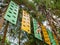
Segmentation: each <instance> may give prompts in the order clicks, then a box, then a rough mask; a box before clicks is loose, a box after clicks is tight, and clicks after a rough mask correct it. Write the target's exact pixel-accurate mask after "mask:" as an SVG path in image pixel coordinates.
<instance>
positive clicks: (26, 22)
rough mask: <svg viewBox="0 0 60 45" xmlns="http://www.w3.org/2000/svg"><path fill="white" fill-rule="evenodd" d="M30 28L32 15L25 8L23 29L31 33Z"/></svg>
mask: <svg viewBox="0 0 60 45" xmlns="http://www.w3.org/2000/svg"><path fill="white" fill-rule="evenodd" d="M30 28H31V27H30V16H29V14H28V13H27V12H26V11H24V10H23V17H22V26H21V30H24V31H26V32H27V33H31V29H30Z"/></svg>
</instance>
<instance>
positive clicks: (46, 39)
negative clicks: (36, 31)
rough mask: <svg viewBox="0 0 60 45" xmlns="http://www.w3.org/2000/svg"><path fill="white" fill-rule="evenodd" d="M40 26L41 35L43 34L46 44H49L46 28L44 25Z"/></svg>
mask: <svg viewBox="0 0 60 45" xmlns="http://www.w3.org/2000/svg"><path fill="white" fill-rule="evenodd" d="M41 28H42V33H43V36H44V40H45V42H46V43H47V44H49V45H51V42H50V39H49V35H48V33H47V31H46V28H45V26H44V25H41Z"/></svg>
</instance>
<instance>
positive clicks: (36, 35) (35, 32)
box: [33, 18, 42, 40]
mask: <svg viewBox="0 0 60 45" xmlns="http://www.w3.org/2000/svg"><path fill="white" fill-rule="evenodd" d="M33 26H34V35H35V37H36V38H37V39H39V40H42V35H41V32H40V31H41V30H40V29H39V28H38V22H37V21H36V20H35V19H34V18H33Z"/></svg>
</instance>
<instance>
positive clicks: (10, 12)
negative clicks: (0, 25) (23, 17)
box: [4, 1, 19, 25]
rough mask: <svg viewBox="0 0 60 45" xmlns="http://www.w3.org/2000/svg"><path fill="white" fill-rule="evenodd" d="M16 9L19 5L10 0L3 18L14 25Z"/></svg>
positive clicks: (16, 14) (16, 15)
mask: <svg viewBox="0 0 60 45" xmlns="http://www.w3.org/2000/svg"><path fill="white" fill-rule="evenodd" d="M18 10H19V5H17V4H16V3H15V2H13V1H11V2H10V4H9V6H8V9H7V11H6V14H5V17H4V19H6V20H7V21H9V22H11V23H12V24H15V25H16V23H17V17H18Z"/></svg>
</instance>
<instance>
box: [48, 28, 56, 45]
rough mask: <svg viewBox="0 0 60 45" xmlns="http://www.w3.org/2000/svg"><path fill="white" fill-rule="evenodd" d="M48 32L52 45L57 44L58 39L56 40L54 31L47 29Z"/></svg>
mask: <svg viewBox="0 0 60 45" xmlns="http://www.w3.org/2000/svg"><path fill="white" fill-rule="evenodd" d="M47 32H48V34H49V38H50V41H51V43H52V45H56V41H55V40H54V36H53V33H52V32H51V31H50V30H49V29H47Z"/></svg>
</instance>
